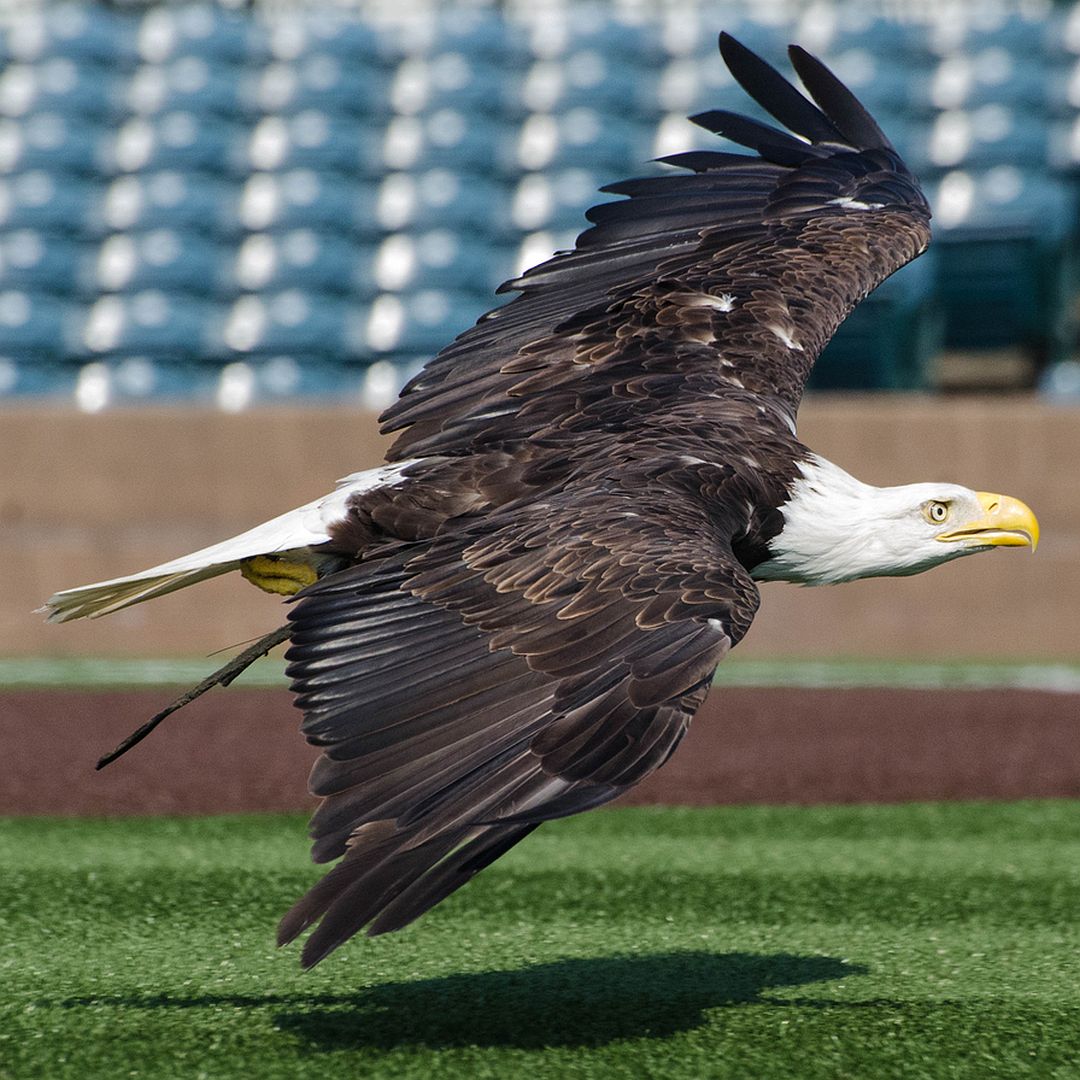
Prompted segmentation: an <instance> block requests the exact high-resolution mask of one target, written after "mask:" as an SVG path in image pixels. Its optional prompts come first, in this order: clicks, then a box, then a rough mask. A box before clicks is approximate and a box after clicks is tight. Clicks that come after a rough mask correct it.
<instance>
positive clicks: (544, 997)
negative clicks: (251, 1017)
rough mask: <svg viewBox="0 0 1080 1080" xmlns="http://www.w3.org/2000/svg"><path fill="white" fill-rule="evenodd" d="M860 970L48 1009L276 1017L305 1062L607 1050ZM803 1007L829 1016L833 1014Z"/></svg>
mask: <svg viewBox="0 0 1080 1080" xmlns="http://www.w3.org/2000/svg"><path fill="white" fill-rule="evenodd" d="M867 971H868V969H867V968H866V967H865V966H864V965H862V964H850V963H845V962H844V961H843V960H838V959H836V958H834V957H830V956H793V955H791V954H790V953H773V954H770V955H760V954H752V953H719V954H718V953H711V952H704V951H690V950H686V951H681V952H670V953H660V954H657V955H653V956H626V955H619V956H602V957H588V958H584V959H566V960H556V961H553V962H551V963H548V964H534V965H530V966H527V967H522V968H516V969H512V970H505V971H485V972H472V973H463V974H455V975H446V976H442V977H440V978H435V979H420V980H410V981H401V982H388V983H382V984H381V985H378V986H372V987H369V988H367V989H360V990H357V991H355V992H353V993H325V994H318V993H315V994H303V993H296V994H280V993H268V994H193V995H190V996H180V995H174V994H152V995H140V996H131V995H126V996H123V997H113V998H107V997H106V998H103V997H98V996H95V997H93V998H86V997H79V998H67V999H65V1000H63V1001H60V1002H56V1001H42V1002H40V1004H42V1005H54V1006H55V1005H59V1006H60V1007H62V1008H69V1009H76V1008H83V1007H85V1006H88V1005H94V1006H101V1005H103V1004H104V1005H121V1006H125V1007H127V1008H139V1009H154V1010H156V1009H212V1008H216V1007H219V1006H222V1005H228V1006H232V1007H236V1008H244V1009H275V1010H276V1011H275V1012H274V1013H273V1021H274V1025H275V1027H277V1028H278V1029H279V1030H280V1031H282V1032H284V1033H286V1034H288V1035H291V1036H293V1037H295V1038H297V1039H298V1040H300V1042H301V1044H302V1046H303V1048H304V1049H306V1050H308V1051H314V1052H321V1051H340V1050H350V1049H351V1050H361V1049H376V1050H394V1049H397V1048H399V1047H407V1046H421V1047H427V1048H429V1049H447V1048H450V1047H456V1046H486V1047H516V1048H518V1049H522V1050H535V1049H542V1048H544V1047H555V1046H565V1047H598V1046H604V1045H606V1044H608V1043H611V1042H614V1041H616V1040H618V1039H643V1038H646V1039H663V1038H667V1037H669V1036H672V1035H676V1034H678V1033H679V1032H683V1031H692V1030H693V1029H694V1028H699V1027H702V1026H703V1025H704V1024H706V1023H707V1022H708V1018H707V1016H706V1015H705V1014H706V1012H707V1010H709V1009H716V1008H722V1007H731V1006H738V1005H752V1004H772V1005H783V1006H787V1005H789V1004H792V1003H791V1002H788V1001H785V1000H783V999H777V1000H773V999H770V998H768V997H763V996H762V994H763V993H764V992H765V991H767V990H778V989H781V988H783V987H795V986H805V985H807V984H809V983H820V982H827V981H829V980H831V979H842V978H848V977H850V976H852V975H864V974H866V973H867ZM799 1004H804V1005H813V1006H815V1007H827V1006H829V1005H831V1004H833V1003H832V1002H817V1001H814V1002H809V1001H803V1002H800V1003H799Z"/></svg>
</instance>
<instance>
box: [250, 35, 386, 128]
mask: <svg viewBox="0 0 1080 1080" xmlns="http://www.w3.org/2000/svg"><path fill="white" fill-rule="evenodd" d="M391 78H392V74H391V72H389V71H387V70H385V69H384V68H382V67H378V66H374V65H366V64H353V63H351V62H350V60H349V58H347V57H345V58H343V57H340V56H335V55H334V54H333V53H326V52H312V53H305V54H304V55H302V56H300V57H298V58H297V59H296V60H294V61H291V62H286V61H277V62H276V63H272V64H266V65H264V66H262V67H259V68H251V69H249V70H248V72H247V73H246V74H245V75H244V77H243V78H242V80H241V81H240V82H239V90H240V95H241V97H242V100H243V104H244V107H245V108H246V109H247V110H248V111H250V112H253V113H286V114H295V113H300V112H304V111H306V110H316V111H318V112H324V113H331V114H334V113H342V114H346V115H350V116H357V117H362V118H367V119H369V120H370V119H372V118H375V117H382V116H385V115H386V114H387V113H388V112H389V111H390V85H391ZM354 122H355V121H354Z"/></svg>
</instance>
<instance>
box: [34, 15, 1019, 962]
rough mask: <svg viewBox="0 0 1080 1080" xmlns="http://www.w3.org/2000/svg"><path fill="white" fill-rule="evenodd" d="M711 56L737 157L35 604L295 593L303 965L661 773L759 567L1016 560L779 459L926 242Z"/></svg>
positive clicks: (807, 126)
mask: <svg viewBox="0 0 1080 1080" xmlns="http://www.w3.org/2000/svg"><path fill="white" fill-rule="evenodd" d="M720 51H721V54H722V55H723V58H724V60H725V62H726V63H727V65H728V67H729V68H730V70H731V71H732V74H733V75H734V76H735V78H736V79H737V80H738V81H739V83H740V84H741V85H742V86H743V87H744V88H745V89H746V91H747V92H748V93H749V94H750V96H751V97H753V98H754V99H755V100H756V101H758V103H759V104H760V105H762V106H763V107H764V108H765V109H766V110H767V111H768V112H769V113H770V114H771V115H772V116H773V117H774V118H775V120H776V121H778V122H779V124H780V125H781V127H772V126H769V125H766V124H762V123H759V122H757V121H755V120H750V119H748V118H746V117H742V116H739V115H736V114H734V113H729V112H721V111H713V112H707V113H703V114H701V115H700V116H697V117H694V118H693V119H694V120H695V122H697V123H698V124H699V125H701V126H702V127H704V128H706V129H707V130H709V131H712V132H715V133H716V134H718V135H722V136H724V137H725V138H727V139H728V140H730V141H733V142H735V143H738V144H741V145H742V146H743V147H744V148H749V150H750V151H751V153H749V154H745V153H730V152H723V151H717V150H703V151H699V152H695V153H690V154H680V155H676V156H675V157H673V158H670V159H668V162H669V164H671V165H673V166H675V167H676V169H677V170H678V171H675V172H673V173H672V174H670V175H665V176H660V177H649V178H646V179H637V180H630V181H625V182H623V183H618V184H613V185H611V186H610V187H609V188H607V189H606V190H607V191H608V192H610V193H613V194H616V195H621V196H624V198H621V199H617V200H615V201H612V202H607V203H604V204H602V205H599V206H597V207H595V208H594V209H593V210H591V211H590V212H589V214H588V217H589V219H590V221H591V222H592V225H591V227H590V228H589V229H587V230H586V231H585V232H584V233H582V235H581V236H580V237H579V238H578V241H577V244H576V247H575V248H574V250H573V251H570V252H564V253H561V254H558V255H556V256H555V257H553V258H552V259H550V260H548V261H547V262H545V263H543V264H541V265H540V266H538V267H536V268H534V269H532V270H530V271H528V272H527V273H526V274H524V275H523V276H522V277H520V278H518V279H516V280H514V281H511V282H508V283H507V285H505V286H504V287H503V288H504V289H510V290H516V291H517V292H518V294H519V295H518V296H517V297H516V298H515V299H514V300H513V301H511V302H510V303H508V304H506V305H505V306H503V307H500V308H497V309H496V310H494V311H492V312H490V313H489V314H488V315H486V316H485V317H484V318H482V319H481V320H480V322H479V323H477V325H476V326H475V327H473V328H472V329H470V330H468V331H466V332H465V333H464V334H462V335H461V336H460V337H459V338H457V339H456V340H455V341H454V342H452V343H451V344H450V345H448V346H447V347H446V348H445V349H444V350H443V351H442V352H441V353H439V355H438V356H436V357H435V358H434V359H433V360H432V361H431V362H430V363H429V364H428V365H427V366H426V367H425V368H424V369H423V371H421V372H420V374H419V375H417V376H416V378H414V379H413V380H412V382H411V383H410V384H409V385H408V386H407V387H406V388H405V390H404V391H403V392H402V395H401V398H400V400H399V401H398V402H397V403H396V404H395V405H393V406H392V407H391V408H390V409H388V410H387V412H386V413H385V414H384V415H383V418H382V421H383V427H384V430H385V431H395V432H398V435H397V439H396V441H395V442H394V444H393V446H392V448H391V450H390V452H389V454H388V464H387V465H386V466H383V467H382V468H380V469H377V470H371V471H370V472H368V473H361V474H356V475H355V476H353V477H349V478H347V479H346V481H344V482H343V483H342V485H341V486H340V487H339V488H338V489H337V491H335V492H334V493H333V494H331V495H328V496H327V497H326V498H325V499H323V500H318V501H316V502H315V503H312V504H310V505H308V506H306V507H302V508H301V509H300V510H297V511H293V512H292V513H290V514H285V515H283V516H282V517H280V518H277V519H275V520H274V521H273V522H270V523H267V524H266V525H264V526H259V527H256V528H255V529H253V530H251V531H249V532H247V533H244V534H243V535H241V536H239V537H235V538H233V539H232V540H228V541H225V542H224V543H222V544H219V545H215V546H214V547H212V548H208V549H205V550H204V551H203V552H197V553H195V554H194V555H191V556H187V557H185V558H183V559H179V560H176V561H174V562H173V563H169V564H165V565H163V566H160V567H155V568H152V569H151V570H148V571H144V572H142V573H141V574H136V575H133V576H132V577H130V578H122V579H117V580H115V581H112V582H105V583H101V584H98V585H93V586H87V587H84V588H81V589H71V590H68V591H65V592H61V593H58V594H56V595H55V596H54V597H52V599H51V600H49V602H48V604H47V605H46V610H47V611H48V613H49V618H50V619H52V620H55V621H63V620H66V619H70V618H78V617H82V616H85V615H88V616H90V617H94V616H96V615H100V614H105V613H106V612H109V611H113V610H116V609H118V608H120V607H123V606H126V605H127V604H130V603H135V602H138V601H141V600H144V599H148V598H150V597H151V596H156V595H160V594H162V593H164V592H167V591H170V590H172V589H174V588H180V587H183V586H186V585H187V584H190V583H192V582H193V581H196V580H201V579H203V578H205V577H209V576H212V575H213V574H216V573H223V572H226V571H228V570H233V569H237V568H239V569H240V570H241V571H242V572H243V573H244V574H245V576H247V577H249V578H250V579H251V580H252V581H254V582H255V583H256V584H259V585H261V586H262V587H264V588H267V589H269V590H270V591H275V592H280V593H286V594H289V593H294V592H295V593H297V596H296V602H295V603H294V604H293V606H292V607H291V608H290V610H289V622H288V625H287V627H286V628H283V629H282V631H280V632H278V633H277V635H276V636H275V635H270V636H268V638H267V639H265V641H266V642H268V643H269V644H272V643H273V642H274V641H277V640H281V639H282V638H285V637H288V639H289V640H290V647H289V649H288V652H287V653H286V658H287V660H288V669H287V670H288V674H289V676H290V678H291V680H292V685H293V689H294V690H295V692H296V695H297V696H296V703H297V705H298V707H299V708H300V709H301V710H302V712H303V717H304V719H303V725H302V727H303V731H304V733H305V734H306V736H307V738H308V740H309V741H310V742H312V743H314V744H315V745H317V746H320V747H322V751H323V752H322V756H321V758H320V759H319V761H318V763H317V764H316V766H315V768H314V771H313V773H312V776H311V780H310V787H311V791H312V792H313V793H314V794H316V795H318V796H320V797H321V799H322V801H321V803H320V805H319V808H318V809H317V811H316V813H315V816H314V818H313V820H312V836H313V838H314V849H313V854H314V857H315V859H316V860H317V861H320V862H326V861H332V860H335V859H337V860H339V861H338V862H337V864H336V865H335V866H334V867H333V869H331V870H330V872H329V873H328V874H327V875H326V876H325V877H324V878H323V879H322V880H321V881H320V882H319V883H318V884H317V885H316V886H315V887H314V888H313V889H311V891H310V892H308V893H307V895H306V896H304V897H303V898H301V899H300V900H299V901H298V903H297V904H296V905H295V906H294V907H293V909H292V910H291V911H290V912H289V913H288V914H287V915H286V916H285V918H284V920H283V921H282V924H281V927H280V935H279V936H280V940H281V941H282V942H287V941H291V940H292V939H294V938H295V937H297V936H298V935H300V934H302V933H303V932H305V931H306V930H308V929H309V928H311V927H314V929H313V930H312V932H311V933H310V935H309V936H308V938H307V941H306V943H305V945H304V950H303V962H304V964H305V965H310V964H314V963H316V962H318V961H319V960H321V959H322V958H323V957H325V956H326V955H327V954H328V953H329V952H330V951H332V950H333V949H335V948H336V947H337V946H339V945H340V944H342V943H343V942H344V941H345V940H347V939H348V938H349V937H351V936H352V935H353V934H355V933H356V932H357V931H358V930H361V929H364V928H366V929H367V932H368V933H369V934H378V933H383V932H386V931H389V930H395V929H398V928H399V927H401V926H404V925H405V924H406V923H408V922H410V921H412V920H413V919H415V918H416V917H417V916H419V915H421V914H423V912H425V911H427V910H428V909H430V908H431V907H432V906H433V905H434V904H436V903H438V902H439V901H440V900H442V899H443V898H444V897H446V896H447V895H449V894H450V893H451V892H453V891H454V890H455V889H457V888H459V887H460V886H461V885H463V884H464V883H465V882H466V881H468V880H469V879H470V878H471V877H472V876H473V875H475V874H476V873H477V872H478V871H479V870H481V869H483V868H484V867H485V866H487V865H489V864H490V863H491V862H492V861H493V860H495V859H496V858H498V857H499V856H500V855H502V854H503V853H504V852H506V851H507V850H508V849H509V848H511V847H512V846H513V845H515V844H516V843H518V842H519V841H520V840H522V839H523V838H524V837H525V836H526V835H527V834H528V833H529V832H531V831H532V830H533V829H535V828H536V827H537V826H538V825H540V824H542V823H543V822H544V821H546V820H550V819H552V818H555V817H560V816H564V815H567V814H572V813H577V812H579V811H582V810H586V809H589V808H591V807H594V806H599V805H601V804H603V803H606V802H609V801H610V800H612V799H614V798H616V797H617V796H618V795H619V794H621V793H622V792H624V791H626V790H627V789H628V788H629V787H631V786H632V785H634V784H636V783H637V782H638V781H640V780H641V779H642V778H643V777H644V776H646V775H648V774H649V773H650V772H652V771H653V770H654V769H656V768H658V767H660V766H661V765H662V764H663V763H664V761H665V760H666V759H667V758H668V756H669V755H670V754H671V753H672V752H673V751H674V750H675V748H676V746H677V745H678V743H679V741H680V739H681V738H682V737H683V735H684V734H685V732H686V729H687V726H688V725H689V723H690V720H691V718H692V717H693V715H694V712H695V710H696V709H697V707H698V706H699V705H700V704H701V701H702V700H703V699H704V697H705V694H706V693H707V691H708V688H709V685H710V684H711V681H712V677H713V673H714V670H715V668H716V666H717V664H719V663H720V661H721V660H722V659H723V657H724V656H725V655H726V653H727V651H728V650H729V649H730V648H731V647H732V646H733V645H735V644H737V643H738V641H739V640H740V639H741V638H742V636H743V635H744V634H745V633H746V631H747V629H748V627H749V626H750V623H751V620H752V619H753V617H754V613H755V611H756V610H757V607H758V603H759V593H758V584H757V583H758V582H759V581H763V580H788V581H798V582H803V583H810V584H821V583H832V582H838V581H844V580H851V579H854V578H859V577H868V576H874V575H895V576H900V575H905V574H912V573H917V572H920V571H922V570H925V569H928V568H930V567H931V566H935V565H937V564H939V563H942V562H945V561H948V560H949V559H953V558H956V557H958V556H961V555H966V554H971V553H974V552H978V551H985V550H989V549H991V548H993V547H998V546H1030V547H1032V548H1034V546H1035V544H1036V543H1037V541H1038V525H1037V522H1036V520H1035V517H1034V515H1033V514H1032V512H1031V511H1030V510H1029V509H1028V508H1027V507H1026V506H1024V504H1023V503H1021V502H1019V501H1018V500H1016V499H1011V498H1009V497H1007V496H1002V495H996V494H991V493H987V492H974V491H971V490H969V489H967V488H964V487H960V486H958V485H955V484H948V483H924V484H907V485H902V486H899V487H890V488H877V487H872V486H870V485H867V484H863V483H862V482H860V481H858V480H856V479H855V478H854V477H852V476H851V475H849V474H848V473H847V472H845V471H844V470H843V469H841V468H840V467H839V466H836V465H834V464H832V463H831V462H828V461H826V460H824V459H823V458H821V457H820V456H818V455H815V454H814V453H813V452H812V451H811V450H810V449H808V448H807V447H806V446H804V445H803V444H802V443H801V442H800V441H799V440H798V437H797V435H796V431H795V417H796V412H797V409H798V406H799V401H800V399H801V396H802V392H803V388H804V386H805V384H806V380H807V378H808V376H809V373H810V370H811V368H812V366H813V363H814V361H815V359H816V358H817V356H818V355H819V354H820V352H821V350H822V349H823V348H824V346H825V344H826V343H827V342H828V341H829V339H830V337H831V336H832V334H833V333H834V332H835V330H836V328H837V326H838V325H839V324H840V323H841V322H842V321H843V319H844V318H845V317H846V316H847V315H848V313H849V312H850V311H851V310H852V308H853V307H854V306H855V305H856V304H857V303H858V302H859V301H860V300H861V299H862V298H863V297H864V296H865V295H866V294H867V293H869V292H870V291H871V290H872V289H873V288H874V287H876V286H877V285H878V284H879V283H880V282H881V281H882V280H883V279H884V278H886V277H887V276H888V275H889V274H891V273H893V272H894V271H895V270H897V269H898V268H899V267H901V266H903V265H904V264H905V263H906V262H908V261H909V260H911V259H912V258H914V257H915V256H917V255H918V254H920V253H921V252H922V251H923V250H924V249H925V248H926V245H927V244H928V242H929V239H930V229H929V220H930V211H929V208H928V207H927V204H926V200H925V198H924V197H923V194H922V191H921V189H920V188H919V185H918V182H917V181H916V179H915V178H914V176H912V174H911V173H910V172H909V171H908V169H907V168H906V166H905V165H904V163H903V161H902V160H901V159H900V157H899V155H898V154H897V152H896V150H895V149H894V148H893V147H892V146H891V145H890V143H889V141H888V139H887V138H886V137H885V135H884V134H883V133H882V131H881V129H880V128H879V127H878V125H877V124H876V123H875V122H874V120H873V119H872V118H871V117H870V116H869V114H868V113H867V112H866V110H865V109H864V108H863V107H862V106H861V105H860V104H859V102H858V101H857V100H856V99H855V97H854V96H853V95H852V94H851V93H850V91H848V90H847V89H846V88H845V87H844V86H843V84H842V83H840V82H839V81H838V80H837V79H836V77H835V76H834V75H833V74H832V73H831V72H830V71H829V70H828V69H827V68H826V67H824V66H823V65H822V64H821V63H820V61H818V60H816V59H815V58H814V57H812V56H810V55H809V54H808V53H806V52H804V51H803V50H802V49H800V48H798V47H797V46H792V48H791V49H790V58H791V63H792V65H793V67H794V69H795V71H796V73H797V74H798V76H799V77H800V79H801V81H802V83H803V86H804V87H805V88H806V90H807V91H808V93H809V95H810V96H809V97H806V96H804V95H803V94H802V93H801V92H799V91H798V90H797V89H795V87H794V86H792V85H791V84H790V83H789V82H788V81H787V80H786V79H784V78H783V77H782V76H781V75H780V74H779V73H778V72H777V71H775V70H774V69H773V68H772V67H770V66H769V65H768V64H766V63H765V62H764V61H763V60H761V59H760V58H759V57H757V56H756V55H755V54H753V53H752V52H750V51H749V50H747V49H745V48H744V47H743V46H741V45H740V44H739V43H738V42H736V41H735V40H734V39H732V38H731V37H729V36H727V35H721V38H720ZM271 639H273V640H271ZM269 644H267V647H269ZM246 659H247V654H245V658H241V660H240V661H239V662H234V663H233V664H232V665H227V666H226V669H223V670H224V671H225V672H226V676H225V677H223V678H222V679H221V680H219V681H226V678H232V677H233V676H234V675H235V673H236V672H237V671H238V670H239V669H240V667H242V666H243V663H244V662H246Z"/></svg>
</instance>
